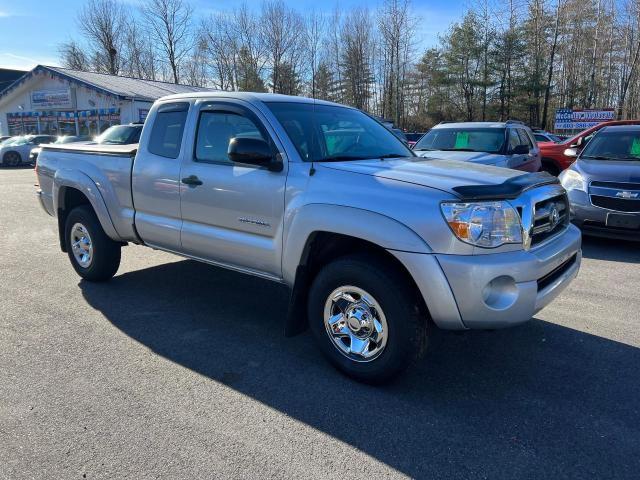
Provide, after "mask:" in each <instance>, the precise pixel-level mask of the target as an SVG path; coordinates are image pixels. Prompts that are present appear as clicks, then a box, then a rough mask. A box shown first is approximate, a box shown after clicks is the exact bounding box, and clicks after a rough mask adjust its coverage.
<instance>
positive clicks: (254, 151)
mask: <svg viewBox="0 0 640 480" xmlns="http://www.w3.org/2000/svg"><path fill="white" fill-rule="evenodd" d="M227 154H228V155H229V159H230V160H231V161H232V162H234V163H246V164H249V165H257V166H259V167H267V168H268V169H269V170H271V171H272V172H280V171H282V162H280V161H278V160H276V158H275V157H274V155H273V151H272V150H271V147H269V144H268V143H267V142H265V141H264V140H261V139H259V138H245V137H236V138H232V139H231V141H230V142H229V149H228V150H227Z"/></svg>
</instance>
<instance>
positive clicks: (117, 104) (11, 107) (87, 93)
mask: <svg viewBox="0 0 640 480" xmlns="http://www.w3.org/2000/svg"><path fill="white" fill-rule="evenodd" d="M69 86H70V85H69V83H68V82H66V81H65V80H62V79H59V78H57V77H54V78H51V76H50V75H49V73H48V72H41V73H39V74H38V75H34V76H33V77H32V78H30V79H29V80H27V81H25V82H24V83H23V84H22V85H20V86H19V87H18V88H16V89H14V90H12V91H11V92H9V93H8V94H7V95H5V96H4V97H2V98H0V132H1V134H2V135H8V134H9V132H8V125H7V113H18V112H34V111H39V110H36V109H33V108H32V106H31V96H30V94H31V91H33V90H49V89H56V88H67V87H69ZM71 88H72V90H75V95H76V108H75V109H55V108H50V109H47V111H74V110H75V111H83V110H98V109H110V108H119V109H120V121H121V123H130V122H137V121H139V110H140V109H148V108H150V107H151V103H150V102H139V101H135V102H134V101H131V100H121V99H118V98H117V97H113V96H110V95H105V94H101V93H99V92H97V91H95V90H93V89H89V88H86V87H84V86H74V85H73V84H72V85H71ZM20 107H21V108H20Z"/></svg>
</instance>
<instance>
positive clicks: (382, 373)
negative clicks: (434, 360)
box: [308, 254, 428, 384]
mask: <svg viewBox="0 0 640 480" xmlns="http://www.w3.org/2000/svg"><path fill="white" fill-rule="evenodd" d="M345 285H351V286H354V287H358V288H361V289H363V290H365V291H366V292H367V293H369V294H370V295H371V296H373V297H374V299H375V300H376V301H377V303H378V304H379V306H380V308H381V309H382V310H383V312H384V316H385V317H386V322H387V325H388V336H387V343H386V346H385V347H384V349H383V350H382V352H381V353H380V354H379V356H377V357H375V358H374V359H373V360H370V361H367V362H358V361H354V360H352V359H351V358H348V356H347V355H345V354H344V353H342V352H341V351H340V350H339V348H338V347H336V345H335V344H334V341H333V339H332V338H331V337H330V335H329V334H328V333H327V329H326V328H325V323H324V309H325V302H326V301H327V299H328V298H329V296H330V294H331V293H332V292H333V291H334V290H335V289H336V288H339V287H341V286H345ZM420 305H421V301H420V298H419V293H418V292H417V289H416V288H415V285H413V284H412V283H411V282H410V280H409V279H407V278H406V275H405V274H403V273H402V272H401V271H400V270H399V267H397V266H396V265H395V264H393V263H392V262H391V261H387V260H380V259H378V258H376V257H375V256H373V255H366V254H363V255H352V256H347V257H342V258H339V259H337V260H335V261H333V262H331V263H330V264H328V265H327V266H325V267H324V268H323V269H322V270H321V271H320V272H319V273H318V275H317V276H316V277H315V279H314V280H313V283H312V285H311V289H310V291H309V302H308V315H309V326H310V328H311V331H312V332H313V335H314V336H315V338H316V341H317V343H318V345H319V347H320V350H321V351H322V353H323V354H324V355H325V356H326V357H327V359H328V360H329V361H330V362H331V363H332V364H333V365H334V366H335V367H336V368H338V369H339V370H340V371H342V372H343V373H345V374H346V375H348V376H350V377H352V378H354V379H356V380H358V381H361V382H365V383H373V384H379V383H384V382H387V381H389V380H390V379H392V378H395V377H396V376H397V375H398V374H399V373H400V372H402V371H403V370H405V369H406V368H407V367H408V366H409V365H411V364H412V363H413V362H415V361H416V360H418V359H419V358H421V357H422V355H423V354H424V352H425V350H426V345H427V315H428V314H427V313H426V312H425V311H424V310H425V309H424V308H421V307H420Z"/></svg>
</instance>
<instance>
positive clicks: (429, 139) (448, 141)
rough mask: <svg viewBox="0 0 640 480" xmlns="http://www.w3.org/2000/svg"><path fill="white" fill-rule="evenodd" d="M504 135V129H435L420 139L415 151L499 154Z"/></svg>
mask: <svg viewBox="0 0 640 480" xmlns="http://www.w3.org/2000/svg"><path fill="white" fill-rule="evenodd" d="M504 135H505V132H504V128H472V127H462V128H460V127H443V128H434V129H432V130H430V131H429V132H428V133H427V134H425V135H424V136H423V137H422V138H421V139H420V141H419V142H418V143H417V144H416V146H415V147H414V150H416V151H420V150H444V151H456V150H460V151H472V152H487V153H499V152H500V151H501V150H502V148H503V145H504Z"/></svg>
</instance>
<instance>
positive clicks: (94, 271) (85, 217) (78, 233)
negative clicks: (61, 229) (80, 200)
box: [65, 205, 121, 282]
mask: <svg viewBox="0 0 640 480" xmlns="http://www.w3.org/2000/svg"><path fill="white" fill-rule="evenodd" d="M65 242H66V246H67V254H68V255H69V259H70V260H71V264H72V265H73V268H74V269H75V271H76V272H78V275H80V276H81V277H82V278H84V279H86V280H90V281H92V282H102V281H105V280H109V279H110V278H111V277H113V276H114V275H115V274H116V272H117V271H118V267H119V266H120V249H121V247H120V244H119V243H117V242H114V241H113V240H111V239H110V238H109V237H108V236H107V234H106V233H104V230H103V229H102V226H101V225H100V221H99V220H98V217H96V214H95V212H94V211H93V209H92V208H91V207H90V206H89V205H81V206H79V207H76V208H74V209H73V210H71V212H70V213H69V215H68V216H67V220H66V222H65Z"/></svg>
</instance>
